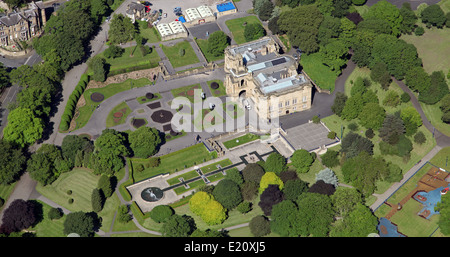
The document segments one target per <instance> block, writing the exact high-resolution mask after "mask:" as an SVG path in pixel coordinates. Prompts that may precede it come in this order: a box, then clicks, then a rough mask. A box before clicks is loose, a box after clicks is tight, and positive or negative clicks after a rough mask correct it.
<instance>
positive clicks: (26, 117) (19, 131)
mask: <svg viewBox="0 0 450 257" xmlns="http://www.w3.org/2000/svg"><path fill="white" fill-rule="evenodd" d="M43 131H44V124H43V122H42V120H41V119H40V118H37V117H36V116H35V115H34V114H33V112H32V111H31V110H30V109H26V108H21V107H18V108H16V109H14V110H12V111H11V112H10V113H9V114H8V124H7V126H6V127H5V129H4V131H3V137H4V139H5V140H6V141H10V142H14V143H16V144H18V145H20V146H22V147H24V146H25V145H28V144H33V143H34V142H36V141H37V140H38V139H40V138H41V137H42V133H43Z"/></svg>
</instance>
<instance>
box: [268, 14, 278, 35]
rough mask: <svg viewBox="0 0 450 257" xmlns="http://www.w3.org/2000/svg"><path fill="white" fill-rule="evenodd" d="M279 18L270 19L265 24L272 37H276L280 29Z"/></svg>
mask: <svg viewBox="0 0 450 257" xmlns="http://www.w3.org/2000/svg"><path fill="white" fill-rule="evenodd" d="M278 19H279V16H275V17H273V18H271V19H270V20H269V22H268V24H267V27H268V28H269V30H270V31H271V32H272V34H273V35H278V34H279V33H280V27H279V26H278Z"/></svg>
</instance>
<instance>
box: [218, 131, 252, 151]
mask: <svg viewBox="0 0 450 257" xmlns="http://www.w3.org/2000/svg"><path fill="white" fill-rule="evenodd" d="M258 139H259V136H257V135H254V134H250V133H248V134H245V135H243V136H240V137H237V138H233V139H231V140H228V141H225V142H223V145H224V146H225V147H226V148H228V149H230V148H233V147H236V146H239V145H243V144H246V143H248V142H252V141H255V140H258Z"/></svg>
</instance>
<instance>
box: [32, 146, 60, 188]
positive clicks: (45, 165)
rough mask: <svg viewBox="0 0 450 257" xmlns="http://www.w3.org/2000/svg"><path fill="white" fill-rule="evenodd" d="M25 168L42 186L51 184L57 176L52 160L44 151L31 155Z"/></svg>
mask: <svg viewBox="0 0 450 257" xmlns="http://www.w3.org/2000/svg"><path fill="white" fill-rule="evenodd" d="M27 170H28V171H29V172H30V177H31V178H32V179H34V180H36V181H38V182H39V183H41V184H42V185H43V186H46V185H48V184H51V183H52V182H53V181H55V180H56V179H57V178H58V176H59V174H57V172H56V169H55V167H54V161H53V160H51V159H50V158H49V157H47V155H46V154H44V153H34V154H33V155H31V159H29V160H28V165H27Z"/></svg>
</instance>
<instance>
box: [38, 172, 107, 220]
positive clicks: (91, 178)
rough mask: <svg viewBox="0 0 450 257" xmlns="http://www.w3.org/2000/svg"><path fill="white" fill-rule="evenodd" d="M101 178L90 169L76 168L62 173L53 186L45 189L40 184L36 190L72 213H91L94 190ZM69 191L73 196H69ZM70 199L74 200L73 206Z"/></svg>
mask: <svg viewBox="0 0 450 257" xmlns="http://www.w3.org/2000/svg"><path fill="white" fill-rule="evenodd" d="M99 178H100V177H98V176H96V175H94V174H93V173H92V171H91V170H89V169H85V168H75V169H73V170H72V171H70V172H65V173H62V174H61V175H60V176H59V178H58V179H57V180H56V181H55V182H53V183H52V184H51V185H47V186H45V187H44V186H42V185H41V184H40V183H38V184H37V186H36V190H37V191H38V192H39V193H41V194H42V195H44V196H45V197H47V198H49V199H51V200H52V201H54V202H55V203H57V204H59V205H61V206H63V207H64V208H67V209H68V210H70V211H85V212H90V211H92V205H91V194H92V190H93V189H94V188H96V187H97V181H98V179H99ZM68 190H72V194H70V195H69V194H67V191H68ZM70 198H72V199H73V200H74V201H73V203H71V204H70V203H69V202H68V201H69V199H70Z"/></svg>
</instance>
